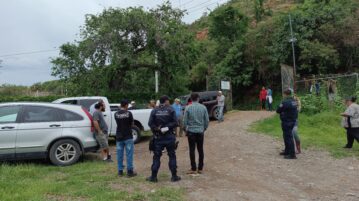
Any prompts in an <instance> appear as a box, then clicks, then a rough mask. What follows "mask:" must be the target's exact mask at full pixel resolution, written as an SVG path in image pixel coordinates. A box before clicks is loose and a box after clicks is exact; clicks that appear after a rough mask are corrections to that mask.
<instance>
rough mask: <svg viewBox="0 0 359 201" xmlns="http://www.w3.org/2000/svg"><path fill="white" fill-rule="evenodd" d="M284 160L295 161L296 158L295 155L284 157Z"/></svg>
mask: <svg viewBox="0 0 359 201" xmlns="http://www.w3.org/2000/svg"><path fill="white" fill-rule="evenodd" d="M284 159H297V157H296V156H295V155H294V156H293V155H286V156H284Z"/></svg>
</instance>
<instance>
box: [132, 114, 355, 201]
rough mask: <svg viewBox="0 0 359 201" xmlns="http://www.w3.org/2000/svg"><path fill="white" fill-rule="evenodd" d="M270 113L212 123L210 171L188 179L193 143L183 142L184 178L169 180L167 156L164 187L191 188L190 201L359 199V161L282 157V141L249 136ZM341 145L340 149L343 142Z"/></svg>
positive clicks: (314, 154) (144, 157)
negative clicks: (177, 181) (250, 127)
mask: <svg viewBox="0 0 359 201" xmlns="http://www.w3.org/2000/svg"><path fill="white" fill-rule="evenodd" d="M271 115H272V114H271V113H267V112H238V113H232V114H229V115H227V116H226V119H225V122H224V123H221V124H218V123H217V122H211V125H210V128H209V130H208V132H207V133H206V136H205V171H204V174H203V175H198V176H189V175H186V174H185V173H186V171H187V170H188V169H189V157H188V145H187V141H186V138H184V137H183V138H180V147H179V150H178V154H177V158H178V170H179V175H180V176H182V178H183V180H182V181H181V182H179V183H175V184H173V183H171V182H168V180H169V170H168V165H167V162H168V157H167V156H166V155H164V157H163V159H162V166H161V170H160V172H161V173H164V174H165V175H162V177H161V178H160V182H159V183H158V184H156V185H157V186H158V187H159V186H164V185H170V186H173V187H177V186H178V187H182V188H184V189H185V190H186V200H191V201H192V200H198V201H200V200H203V201H204V200H205V201H208V200H220V201H231V200H236V201H237V200H251V201H252V200H253V201H262V200H263V201H269V200H275V201H281V200H283V201H291V200H293V201H294V200H295V201H306V200H308V201H309V200H325V201H328V200H338V201H339V200H345V201H354V200H355V201H358V200H359V160H358V159H356V158H346V159H334V158H332V157H331V156H329V154H328V153H326V152H320V151H314V150H304V153H303V154H300V155H299V157H298V158H299V159H298V160H284V159H282V157H280V156H279V155H278V153H279V151H280V150H281V149H282V142H281V141H278V140H275V139H273V138H271V137H268V136H264V135H260V134H254V133H249V132H248V131H247V129H248V126H249V125H250V124H251V123H253V122H255V121H257V120H260V119H262V118H266V117H269V116H271ZM147 146H148V145H147V143H146V142H144V143H140V144H139V145H137V146H136V152H137V153H136V156H135V165H136V167H137V170H138V172H139V173H140V174H141V175H148V174H150V171H149V170H150V166H151V162H152V160H151V157H152V155H150V153H149V152H147ZM338 146H340V145H339V144H338ZM155 187H156V186H155Z"/></svg>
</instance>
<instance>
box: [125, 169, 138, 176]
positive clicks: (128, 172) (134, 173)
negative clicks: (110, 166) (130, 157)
mask: <svg viewBox="0 0 359 201" xmlns="http://www.w3.org/2000/svg"><path fill="white" fill-rule="evenodd" d="M135 176H137V172H135V171H133V170H129V171H127V177H135Z"/></svg>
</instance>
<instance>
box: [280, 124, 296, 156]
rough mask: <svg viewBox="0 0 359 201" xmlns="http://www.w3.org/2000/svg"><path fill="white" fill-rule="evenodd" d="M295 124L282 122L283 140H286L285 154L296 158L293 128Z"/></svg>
mask: <svg viewBox="0 0 359 201" xmlns="http://www.w3.org/2000/svg"><path fill="white" fill-rule="evenodd" d="M294 126H295V122H282V130H283V139H284V146H285V149H284V152H285V153H286V154H288V155H290V156H295V147H294V140H293V128H294Z"/></svg>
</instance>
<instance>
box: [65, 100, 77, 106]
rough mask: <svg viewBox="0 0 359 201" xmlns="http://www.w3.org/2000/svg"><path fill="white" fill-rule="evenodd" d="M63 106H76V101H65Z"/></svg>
mask: <svg viewBox="0 0 359 201" xmlns="http://www.w3.org/2000/svg"><path fill="white" fill-rule="evenodd" d="M62 103H63V104H70V105H77V100H67V101H64V102H62Z"/></svg>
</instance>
